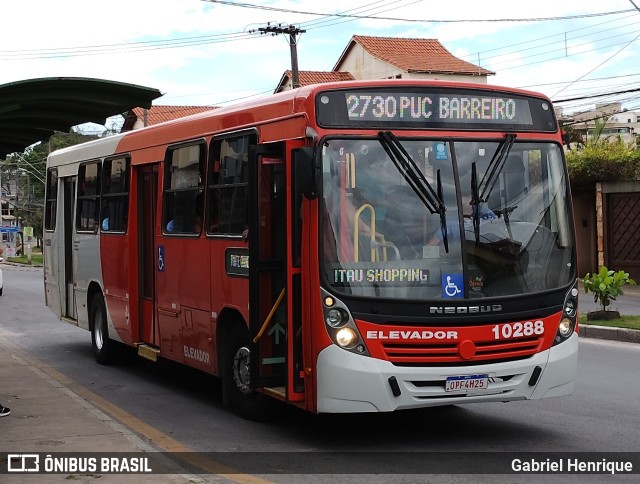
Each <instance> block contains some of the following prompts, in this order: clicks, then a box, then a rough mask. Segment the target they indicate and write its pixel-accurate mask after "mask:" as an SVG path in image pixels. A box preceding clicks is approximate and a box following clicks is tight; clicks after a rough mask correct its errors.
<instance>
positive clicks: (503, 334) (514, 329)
mask: <svg viewBox="0 0 640 484" xmlns="http://www.w3.org/2000/svg"><path fill="white" fill-rule="evenodd" d="M491 331H492V332H493V336H494V337H495V339H511V338H522V337H527V336H534V335H537V336H538V335H541V334H544V323H543V322H542V321H541V320H539V319H538V320H537V321H525V322H520V321H518V322H517V323H505V324H496V325H495V326H494V327H493V328H491Z"/></svg>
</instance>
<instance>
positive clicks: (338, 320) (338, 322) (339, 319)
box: [325, 308, 349, 328]
mask: <svg viewBox="0 0 640 484" xmlns="http://www.w3.org/2000/svg"><path fill="white" fill-rule="evenodd" d="M348 320H349V318H346V317H345V315H344V313H343V312H342V311H340V310H339V309H337V308H331V309H329V310H328V311H327V317H326V319H325V321H326V322H327V324H328V325H329V326H331V327H332V328H339V327H340V326H343V325H344V324H345V323H346V322H347V321H348Z"/></svg>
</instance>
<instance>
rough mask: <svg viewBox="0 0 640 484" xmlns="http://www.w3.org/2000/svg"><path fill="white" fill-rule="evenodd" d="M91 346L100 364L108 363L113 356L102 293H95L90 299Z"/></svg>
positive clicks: (112, 344) (112, 343)
mask: <svg viewBox="0 0 640 484" xmlns="http://www.w3.org/2000/svg"><path fill="white" fill-rule="evenodd" d="M89 314H90V319H89V321H90V323H91V348H92V349H93V356H94V358H95V359H96V361H97V362H98V363H100V364H101V365H108V364H109V363H110V362H111V360H112V357H113V352H114V342H113V341H111V340H110V339H109V329H108V327H107V309H106V307H105V304H104V298H103V297H102V294H96V295H95V296H93V299H92V300H91V312H90V313H89Z"/></svg>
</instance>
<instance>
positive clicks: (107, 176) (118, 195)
mask: <svg viewBox="0 0 640 484" xmlns="http://www.w3.org/2000/svg"><path fill="white" fill-rule="evenodd" d="M118 160H124V163H125V170H124V173H125V175H124V176H125V178H124V188H125V191H124V192H107V191H106V188H107V181H109V180H111V179H112V172H111V166H112V163H113V162H114V161H118ZM107 165H109V170H107ZM130 193H131V156H130V155H129V154H120V155H115V156H111V157H109V158H105V159H104V161H103V162H102V176H101V180H100V217H99V221H100V231H101V232H105V233H109V234H119V235H123V234H126V233H127V229H128V224H129V196H130V195H129V194H130ZM112 199H122V206H123V207H124V209H123V211H122V219H123V220H118V222H119V224H117V225H116V226H117V227H121V228H118V229H111V228H110V227H111V226H114V225H113V224H111V220H112V215H113V214H111V213H109V214H108V216H109V226H110V227H109V228H106V229H105V228H104V220H105V216H106V215H107V214H105V213H104V211H105V208H106V207H107V204H108V203H109V201H110V200H112ZM110 212H111V211H110ZM114 219H115V217H114Z"/></svg>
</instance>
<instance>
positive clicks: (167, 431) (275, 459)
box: [0, 267, 640, 483]
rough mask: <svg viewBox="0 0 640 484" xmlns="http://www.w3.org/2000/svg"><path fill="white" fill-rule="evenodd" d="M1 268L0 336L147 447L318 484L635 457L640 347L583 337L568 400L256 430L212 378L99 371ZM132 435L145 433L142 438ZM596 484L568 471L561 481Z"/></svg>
mask: <svg viewBox="0 0 640 484" xmlns="http://www.w3.org/2000/svg"><path fill="white" fill-rule="evenodd" d="M4 272H5V293H4V296H2V297H0V331H1V332H2V334H3V335H4V336H5V337H7V338H9V340H10V341H11V343H12V344H14V345H16V346H18V347H20V348H21V349H22V350H24V351H26V352H28V353H29V354H32V355H34V356H35V357H36V358H38V359H39V360H40V361H42V362H44V364H46V365H49V366H50V367H51V368H54V369H55V370H57V371H59V372H61V373H62V374H64V375H66V376H67V377H68V378H70V379H71V380H73V381H74V382H76V383H77V384H80V385H82V386H83V387H84V388H87V389H88V390H90V391H91V392H93V393H95V394H96V395H98V396H99V397H101V398H103V399H106V400H108V401H109V402H110V403H112V404H113V405H116V406H117V407H119V408H121V409H123V410H124V411H125V412H127V413H128V414H130V415H133V416H135V418H136V419H138V420H139V421H141V422H144V424H145V425H146V426H148V428H151V429H154V431H155V432H156V433H154V434H153V436H151V435H150V436H148V438H149V439H150V441H151V443H154V442H157V443H158V444H160V441H161V440H162V436H163V435H164V436H170V437H171V438H172V439H175V440H177V441H179V442H180V443H181V444H183V445H184V446H186V447H188V448H189V449H191V450H193V451H196V452H205V453H208V452H215V453H219V452H225V453H229V454H225V455H231V456H234V459H236V460H237V459H238V458H246V459H248V458H249V457H254V458H255V457H256V455H255V454H243V452H250V453H251V452H253V453H256V452H260V454H259V456H258V457H259V458H261V459H262V462H261V463H260V464H259V465H258V466H257V467H254V468H249V469H247V473H249V474H257V475H261V477H263V478H264V479H266V480H269V481H272V482H282V483H285V482H286V483H289V482H291V483H294V482H300V475H298V474H291V473H292V472H298V473H304V474H305V476H304V481H305V482H322V483H326V482H327V481H330V482H367V483H374V482H389V481H390V474H391V477H392V480H393V481H394V482H461V483H466V482H469V483H471V482H510V483H511V482H558V481H559V479H558V476H557V475H541V476H535V477H531V476H517V475H505V476H496V475H490V476H489V475H483V474H482V472H483V469H486V464H487V461H488V460H490V457H491V455H492V454H480V453H484V452H517V453H526V452H540V453H542V454H541V455H553V454H551V453H554V452H629V451H633V452H638V451H640V432H638V429H639V428H640V412H639V411H638V410H639V408H638V402H639V401H640V386H639V385H638V384H637V382H638V375H639V374H640V345H634V344H629V343H617V342H609V341H599V340H589V339H583V340H582V341H581V347H580V359H579V370H578V375H577V380H576V389H575V391H574V394H573V395H571V396H569V397H562V398H556V399H547V400H538V401H525V402H514V403H509V404H494V403H492V404H475V405H469V406H453V407H444V408H434V409H426V410H421V411H407V412H398V413H395V414H364V415H319V416H315V415H309V414H306V413H303V412H300V411H297V410H295V409H293V408H289V407H287V408H284V407H283V408H280V409H279V411H277V412H275V413H274V415H273V419H272V420H271V421H270V422H267V423H256V422H250V421H246V420H243V419H240V418H238V417H237V416H235V415H234V414H233V413H232V412H231V411H230V410H229V409H228V408H227V407H225V406H223V405H222V401H221V392H220V384H219V381H218V380H217V379H216V378H212V377H209V376H206V375H203V374H201V373H198V372H195V371H192V370H189V369H185V368H181V367H178V366H176V365H173V364H170V363H162V364H155V365H154V364H152V363H149V362H146V361H144V360H140V359H137V358H133V359H131V360H129V361H127V362H126V363H123V364H119V365H115V366H110V367H105V366H100V365H97V364H95V363H94V361H93V357H92V354H91V344H90V335H89V333H88V332H86V331H84V330H81V329H78V328H76V327H73V326H71V325H68V324H66V323H62V322H60V321H58V320H57V319H56V318H55V317H54V316H53V314H52V313H51V312H50V311H49V310H48V309H47V308H46V307H45V306H44V297H43V283H42V270H41V269H22V268H13V267H5V268H4ZM581 311H584V309H581ZM89 403H91V402H89ZM125 424H126V423H125ZM134 430H135V431H136V432H139V433H140V434H141V435H142V436H143V437H145V433H144V432H146V431H148V430H145V429H144V428H136V429H134ZM158 436H160V437H158ZM154 439H156V440H155V441H154ZM87 450H96V451H98V450H99V449H87ZM265 452H267V454H264V453H265ZM284 453H289V454H284ZM220 455H222V454H215V457H214V458H218V457H220ZM239 456H240V457H239ZM424 459H431V461H432V464H433V465H436V464H437V463H442V462H444V463H445V464H447V468H448V469H451V468H452V467H451V466H453V465H455V464H456V463H459V465H460V466H461V468H462V467H465V466H468V465H469V462H472V463H473V466H475V467H477V473H476V474H451V475H439V476H434V475H431V476H423V475H420V474H421V471H422V469H423V466H424ZM232 464H233V462H232ZM235 464H236V465H239V466H240V465H241V464H242V463H241V462H235ZM248 471H251V472H248ZM267 471H268V472H267ZM369 472H375V473H379V474H380V475H369V474H366V475H365V474H364V473H369ZM327 473H329V474H330V475H327ZM344 473H348V475H346V474H344ZM1 478H2V476H0V480H1ZM636 478H637V475H636V476H635V478H634V476H616V477H615V479H616V482H620V481H627V480H628V481H629V482H636ZM601 479H604V476H571V475H568V476H563V478H562V482H581V483H584V482H601ZM609 481H610V479H609V480H608V482H609ZM158 482H161V481H158Z"/></svg>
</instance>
